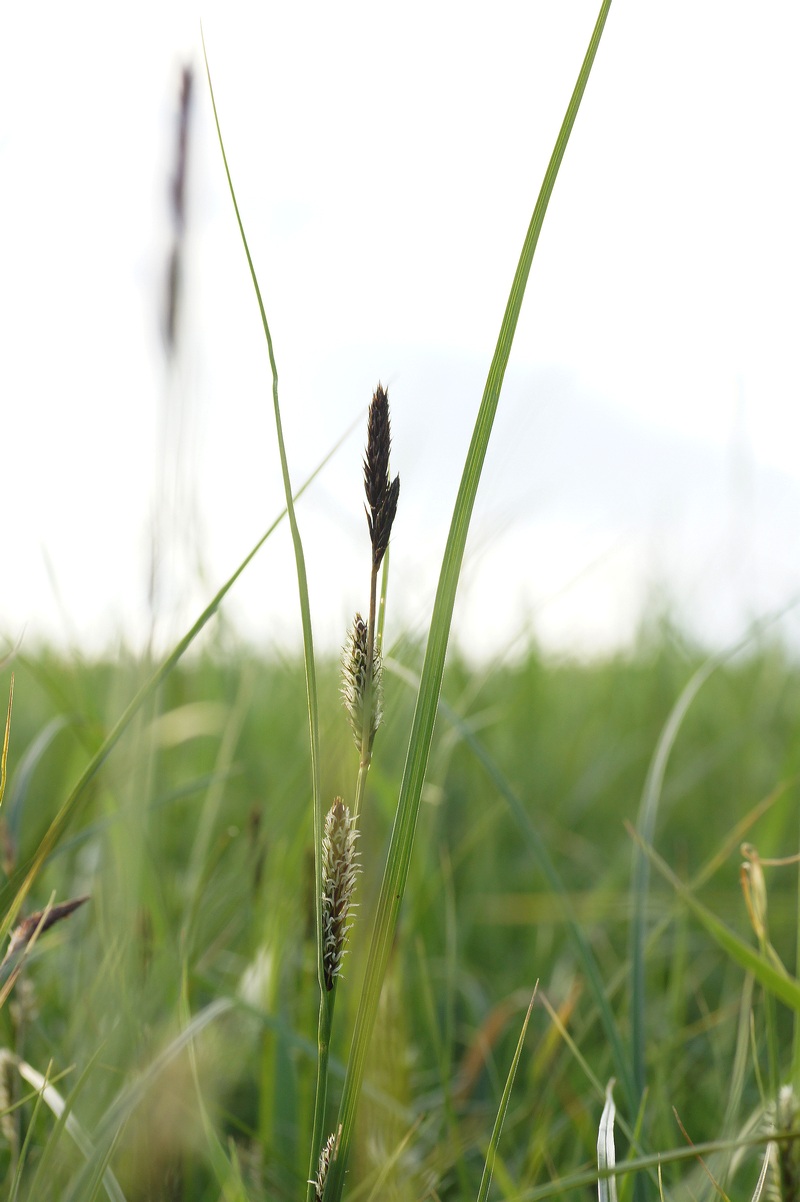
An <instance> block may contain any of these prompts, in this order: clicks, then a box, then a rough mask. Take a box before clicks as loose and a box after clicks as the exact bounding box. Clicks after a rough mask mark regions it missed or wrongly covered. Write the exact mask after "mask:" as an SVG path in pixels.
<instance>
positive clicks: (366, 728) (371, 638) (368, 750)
mask: <svg viewBox="0 0 800 1202" xmlns="http://www.w3.org/2000/svg"><path fill="white" fill-rule="evenodd" d="M377 597H378V569H377V568H376V567H375V565H374V564H373V565H372V572H371V574H370V582H369V619H368V621H367V677H366V682H365V684H364V706H363V714H364V717H363V720H362V725H361V758H360V761H359V765H358V778H357V780H356V795H355V800H354V802H353V816H354V817H355V819H356V821H358V816H359V814H360V813H361V803H362V802H363V800H364V793H365V792H366V788H367V775H368V773H369V767H370V764H371V763H372V742H373V731H372V704H373V697H372V693H373V688H374V685H373V675H374V664H375V654H376V648H375V624H376V623H375V618H376V613H377Z"/></svg>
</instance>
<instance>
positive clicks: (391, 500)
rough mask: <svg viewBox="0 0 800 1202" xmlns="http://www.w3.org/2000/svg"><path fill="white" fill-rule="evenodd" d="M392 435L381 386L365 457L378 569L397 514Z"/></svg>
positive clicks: (374, 403) (397, 483) (397, 484)
mask: <svg viewBox="0 0 800 1202" xmlns="http://www.w3.org/2000/svg"><path fill="white" fill-rule="evenodd" d="M391 447H392V432H391V425H390V422H389V393H388V392H387V390H386V389H385V388H384V387H383V386H382V385H381V384H380V383H379V384H378V387H377V388H376V390H375V393H374V395H373V397H372V403H371V404H370V407H369V422H368V427H367V453H366V455H365V457H364V491H365V492H366V494H367V506H366V510H367V524H368V525H369V534H370V538H371V540H372V561H373V563H374V564H375V566H376V567H377V566H379V565H380V562H381V560H382V559H383V556H384V554H385V553H386V548H387V547H388V545H389V535H390V534H391V530H392V523H393V521H394V517H395V514H396V512H397V497H398V493H399V491H400V479H399V477H396V478H395V480H394V481H393V482H392V483H390V481H389V453H390V451H391Z"/></svg>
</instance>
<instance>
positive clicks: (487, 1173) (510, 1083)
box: [477, 989, 536, 1202]
mask: <svg viewBox="0 0 800 1202" xmlns="http://www.w3.org/2000/svg"><path fill="white" fill-rule="evenodd" d="M535 1000H536V990H535V989H534V991H533V997H532V998H531V1001H530V1005H529V1006H528V1012H527V1014H526V1015H525V1020H524V1022H523V1024H522V1030H521V1031H520V1033H519V1039H518V1040H517V1048H516V1051H515V1052H514V1058H513V1060H512V1061H511V1067H510V1069H509V1070H508V1076H507V1078H506V1084H505V1088H504V1090H503V1096H502V1097H501V1099H500V1106H499V1107H498V1110H497V1117H496V1118H495V1120H494V1127H493V1128H492V1137H491V1139H490V1140H489V1149H488V1151H487V1153H486V1163H485V1165H484V1167H483V1176H482V1177H481V1184H480V1188H479V1190H478V1199H477V1202H486V1199H487V1198H488V1196H489V1186H490V1185H491V1184H492V1171H493V1169H494V1162H495V1158H496V1157H497V1146H498V1144H499V1143H500V1133H501V1131H502V1130H503V1123H504V1122H505V1118H506V1114H507V1112H508V1103H509V1102H510V1101H511V1090H512V1089H513V1087H514V1078H515V1076H516V1075H517V1066H518V1064H519V1058H520V1056H521V1055H522V1045H523V1044H524V1042H525V1032H526V1031H527V1030H528V1023H529V1022H530V1018H531V1013H532V1011H533V1003H534V1001H535Z"/></svg>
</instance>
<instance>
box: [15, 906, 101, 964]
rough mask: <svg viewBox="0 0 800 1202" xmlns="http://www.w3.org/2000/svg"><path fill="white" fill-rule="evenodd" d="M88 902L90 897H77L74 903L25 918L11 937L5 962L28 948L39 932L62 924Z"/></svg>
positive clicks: (40, 911)
mask: <svg viewBox="0 0 800 1202" xmlns="http://www.w3.org/2000/svg"><path fill="white" fill-rule="evenodd" d="M88 900H89V897H88V895H87V896H86V897H75V898H73V899H72V901H66V902H59V903H58V905H55V906H51V907H50V909H49V910H37V911H36V913H35V914H29V915H28V917H27V918H23V920H22V922H21V923H20V924H19V926H18V927H17V928H16V930H15V931H14V932H13V933H12V935H11V939H10V941H9V944H8V950H7V952H6V954H5V957H4V962H5V960H8V959H10V957H11V956H13V955H14V953H15V952H18V951H19V949H20V948H22V947H27V945H28V944H29V943H30V941H31V939H32V938H33V936H34V935H35V934H36V931H37V930H38V931H39V934H40V935H41V934H42V933H43V932H44V931H47V930H49V929H50V927H52V926H54V924H55V923H57V922H61V920H62V918H67V917H68V916H69V915H70V914H72V913H74V911H75V910H77V909H78V907H79V906H82V905H83V903H84V902H87V901H88Z"/></svg>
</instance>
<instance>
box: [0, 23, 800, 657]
mask: <svg viewBox="0 0 800 1202" xmlns="http://www.w3.org/2000/svg"><path fill="white" fill-rule="evenodd" d="M598 9H599V3H598V0H592V2H591V3H588V2H583V0H548V2H547V3H545V2H543V0H535V2H534V0H531V2H528V3H522V2H521V0H517V2H515V3H503V2H495V3H493V4H492V5H488V4H480V5H478V4H465V3H463V2H460V3H431V0H427V3H424V4H423V3H417V2H411V3H405V4H403V5H380V4H375V3H374V2H373V3H369V4H367V3H361V4H345V5H330V4H321V3H312V4H307V5H291V4H286V3H282V4H269V3H268V4H260V5H255V4H248V5H244V4H241V3H230V2H226V3H224V4H223V3H219V2H218V0H214V2H212V3H209V4H207V5H204V6H203V7H202V10H199V9H196V8H195V6H194V5H191V4H185V5H178V4H175V5H172V6H170V5H165V4H163V3H159V4H155V3H152V2H151V0H144V2H143V3H141V4H139V5H137V6H136V10H135V13H134V12H133V10H131V9H130V8H126V9H124V10H123V9H120V8H119V7H118V6H113V5H111V6H110V5H108V4H102V5H101V4H99V3H93V4H90V3H82V2H81V0H76V3H75V4H72V5H69V6H65V5H63V4H55V3H53V2H52V0H43V2H42V3H40V4H38V5H22V4H17V5H6V6H4V8H3V11H2V15H0V171H1V172H2V192H0V217H2V220H0V330H2V334H1V335H0V340H1V341H0V351H1V353H0V398H2V402H1V403H2V410H1V412H2V431H3V441H2V446H3V453H2V471H3V480H4V490H3V491H4V495H5V503H4V506H3V508H4V513H5V522H4V538H3V554H2V592H0V636H5V637H6V638H7V639H9V640H11V641H15V640H16V639H17V638H18V637H19V635H20V634H21V633H22V632H23V631H24V634H25V639H26V640H28V641H33V640H35V639H36V638H37V637H39V636H45V637H48V638H52V639H57V640H60V641H64V640H67V641H68V642H71V641H73V640H77V641H78V642H80V643H81V644H83V645H84V646H86V647H89V648H90V649H96V648H99V647H102V646H104V645H108V644H109V643H110V642H112V641H113V639H114V638H115V637H116V636H117V635H119V634H120V633H122V634H124V636H125V637H126V638H128V639H129V640H133V641H141V640H142V639H143V638H144V637H146V635H147V632H148V630H149V624H150V609H149V605H148V599H147V597H148V589H147V577H148V563H149V556H150V552H149V547H150V545H151V531H152V515H153V513H154V510H155V509H158V512H159V513H160V515H161V524H162V528H163V530H164V532H165V533H164V538H165V539H166V544H165V545H166V547H167V556H168V559H167V562H166V563H165V576H164V577H163V578H162V584H163V591H162V594H161V599H160V604H159V616H158V631H159V636H160V637H161V638H164V639H169V638H171V637H172V636H173V635H176V634H179V633H181V632H182V630H183V628H184V627H185V625H186V624H188V622H189V621H190V620H191V619H192V618H193V617H194V616H196V614H197V613H198V612H199V610H200V609H201V608H202V607H203V604H204V603H205V601H206V600H207V599H208V598H210V596H211V595H212V594H213V592H214V591H215V590H216V588H217V587H218V585H219V584H220V583H221V582H222V580H223V579H224V578H225V577H226V576H227V575H229V574H230V572H231V571H232V570H233V568H234V567H235V566H236V564H237V563H238V561H239V560H240V559H241V558H242V557H243V556H244V554H245V553H246V552H247V550H249V548H250V546H251V545H252V544H253V543H254V542H255V541H256V539H257V538H258V537H259V535H260V534H261V533H262V531H263V530H264V529H265V528H266V527H267V526H268V525H269V524H270V522H271V521H272V520H273V518H274V516H275V515H276V514H277V513H278V512H279V511H280V509H281V507H282V504H283V501H282V485H281V481H280V475H279V468H278V460H277V452H276V442H275V434H274V425H273V418H272V409H271V381H270V374H269V365H268V361H267V356H266V350H265V344H264V340H263V335H262V332H261V327H260V320H259V316H258V311H257V308H256V304H255V299H254V295H253V291H252V285H251V283H250V280H249V276H248V273H247V267H246V263H245V260H244V255H243V252H242V249H241V244H240V242H239V237H238V232H237V229H236V226H235V220H234V215H233V210H232V206H231V203H230V198H229V196H228V193H227V188H226V184H225V179H224V174H223V169H222V162H221V158H220V154H219V148H218V145H217V143H216V135H215V132H214V129H213V123H212V118H211V111H210V104H209V99H208V92H207V87H206V83H205V78H204V75H203V68H202V55H201V49H200V44H199V20H200V18H201V17H202V20H203V23H204V29H205V35H206V44H207V47H208V52H209V58H210V64H211V70H212V75H213V80H214V87H215V93H216V97H217V103H218V107H219V111H220V117H221V121H222V126H223V134H224V136H225V139H226V148H227V152H228V158H229V163H230V166H231V170H232V172H233V177H234V183H235V186H236V188H237V194H238V198H239V202H240V207H241V211H242V215H243V219H244V222H245V226H246V229H247V231H248V236H249V240H250V246H251V250H252V252H253V256H254V259H255V263H256V268H257V271H258V273H259V278H260V282H261V285H262V290H263V293H264V298H265V301H266V304H267V308H268V314H269V317H270V320H271V324H272V330H273V336H274V341H275V350H276V355H277V359H278V367H279V372H280V382H281V401H282V408H283V415H284V423H285V433H286V438H287V443H288V451H289V455H290V462H291V470H292V475H293V481H294V483H295V484H296V485H299V483H300V482H301V481H302V479H303V478H304V476H305V475H306V474H307V473H308V472H309V471H310V470H311V469H312V468H313V467H314V466H315V465H316V463H317V462H318V461H319V460H320V459H321V458H322V457H323V456H324V455H325V454H326V453H327V452H328V451H329V450H330V448H331V447H332V446H333V444H334V443H335V442H336V440H337V439H338V438H339V437H340V436H341V434H342V433H343V432H344V431H345V430H346V429H347V428H348V426H349V425H350V424H351V423H352V421H353V420H354V419H356V418H357V417H358V414H359V412H360V411H362V410H364V409H365V407H366V404H367V403H368V401H369V398H370V396H371V393H372V390H373V388H374V386H375V383H376V382H377V380H378V379H379V378H381V379H382V380H383V382H384V383H388V384H389V387H390V397H391V401H392V417H393V431H394V467H395V469H396V470H399V472H400V474H401V479H402V490H401V498H400V511H399V514H398V519H397V524H396V530H395V538H394V541H393V550H392V580H393V582H392V597H391V601H390V607H391V608H390V619H389V634H390V636H391V635H392V634H397V633H398V632H399V631H400V630H402V629H411V630H412V631H416V632H422V631H423V630H424V629H425V625H426V622H427V619H428V617H429V614H430V608H431V604H432V599H433V592H434V589H435V584H436V577H437V571H438V564H439V562H440V559H441V553H442V549H443V546H444V540H445V537H446V532H447V526H448V523H449V518H450V513H451V510H452V504H453V500H454V498H455V490H456V487H457V482H458V478H459V475H460V471H461V466H462V463H463V457H464V453H465V450H466V446H467V443H468V441H469V436H470V433H471V428H472V422H473V420H474V416H475V413H476V411H477V407H478V404H479V401H480V396H481V392H482V389H483V383H484V380H485V376H486V372H487V369H488V366H489V361H490V358H491V354H492V351H493V348H494V343H495V339H496V337H497V332H498V329H499V324H500V319H501V317H502V313H503V309H504V306H505V302H506V299H507V295H508V289H509V286H510V283H511V279H512V276H513V272H514V269H515V266H516V262H517V258H518V255H519V251H520V248H521V244H522V239H523V236H524V233H525V230H526V227H527V224H528V221H529V219H530V214H531V212H532V209H533V205H534V202H535V199H536V195H537V192H538V188H539V184H540V182H541V178H542V175H543V172H544V169H545V167H546V164H547V160H548V158H549V155H550V152H551V149H552V145H553V142H554V139H555V136H556V133H557V130H558V127H559V125H560V122H561V120H562V116H563V113H564V110H565V107H566V103H567V101H568V98H569V95H570V93H571V90H572V87H573V85H574V82H575V78H576V76H577V72H578V69H579V66H580V62H581V60H582V58H583V55H584V52H585V48H586V45H587V43H588V40H589V36H590V34H591V30H592V27H593V24H594V21H595V18H596V15H597V10H598ZM123 11H124V14H125V15H124V19H123V18H122V17H121V16H120V14H121V13H122V12H123ZM798 44H800V6H798V5H797V4H796V3H792V2H789V0H785V2H778V0H775V2H774V3H770V2H769V0H766V2H762V3H760V4H759V5H758V6H754V5H752V4H744V3H733V2H731V0H724V2H719V3H717V2H712V0H691V2H683V3H681V2H673V3H670V4H669V5H663V4H661V5H655V4H652V3H644V2H642V0H615V3H614V5H612V10H611V14H610V17H609V21H608V24H607V27H606V32H605V35H604V38H603V41H602V43H601V46H600V51H599V54H598V59H597V62H596V65H595V69H594V72H593V75H592V78H591V80H590V83H589V87H588V89H587V93H586V96H585V99H584V103H583V107H582V109H581V112H580V114H579V116H578V121H577V124H576V128H575V132H574V134H573V138H572V141H571V143H570V146H569V148H568V150H567V154H566V158H565V161H564V164H563V167H562V171H561V174H560V177H559V180H558V182H557V185H556V189H555V192H554V195H553V199H552V202H551V207H550V211H549V213H548V216H547V219H546V221H545V226H544V230H543V234H542V237H541V239H540V243H539V248H538V251H537V256H536V260H535V262H534V268H533V272H532V275H531V280H530V284H529V289H528V295H527V298H526V302H525V307H524V310H523V315H522V319H521V322H520V326H519V330H518V333H517V339H516V343H515V348H514V351H513V354H512V360H511V367H510V369H509V374H508V377H507V384H506V390H505V393H504V395H503V397H502V398H501V402H500V411H499V415H498V421H497V426H496V431H495V436H494V437H495V440H494V442H493V445H492V447H491V450H490V455H489V459H488V462H487V468H486V474H485V478H484V481H483V482H482V486H481V493H480V496H479V504H478V507H477V509H476V514H475V519H474V527H473V535H472V537H471V541H470V545H469V548H468V560H467V564H466V567H465V574H464V591H463V595H462V598H461V602H460V604H459V608H458V611H457V617H456V622H457V626H456V628H457V631H458V637H459V639H460V641H461V642H462V643H463V644H464V645H465V646H467V647H469V648H470V649H472V650H474V651H479V652H494V651H496V650H498V649H500V648H503V647H505V646H506V645H507V644H509V643H510V642H511V641H512V639H513V637H514V636H515V635H516V634H518V633H519V632H520V631H521V630H523V629H526V628H532V629H533V630H534V631H535V632H536V633H537V635H538V636H539V637H541V638H542V639H543V640H544V641H545V642H546V643H547V644H548V645H550V646H555V647H558V648H564V649H566V650H578V651H583V650H587V649H589V650H591V649H593V648H598V647H605V646H608V645H609V644H614V643H616V642H625V641H626V640H627V639H628V638H629V637H630V636H631V634H632V632H633V631H634V630H635V627H636V624H637V621H638V619H639V615H640V614H641V612H642V607H643V605H645V604H646V603H647V602H650V601H652V599H653V598H654V597H656V598H658V599H661V600H668V601H669V602H670V603H671V604H672V606H673V607H674V612H675V614H676V615H677V616H678V617H679V618H680V619H681V620H682V621H684V622H686V623H687V624H688V625H689V626H690V627H691V628H692V629H693V630H694V631H695V632H697V633H699V634H700V635H701V636H702V637H704V638H706V639H714V640H727V639H731V638H734V637H736V636H737V635H738V634H739V633H740V632H741V631H742V630H743V629H744V627H745V626H746V624H747V622H748V621H749V620H750V619H751V618H752V617H754V616H756V615H759V614H763V613H765V612H767V611H768V610H771V609H773V608H775V607H778V606H781V605H783V604H785V603H786V602H787V601H788V600H789V599H790V598H791V597H793V596H794V594H795V593H797V592H800V559H799V558H798V554H797V528H798V505H799V504H800V460H799V459H798V448H800V438H799V437H798V436H799V435H800V405H799V404H798V400H800V395H799V394H800V366H799V359H798V330H800V232H799V231H800V220H799V219H798V214H800V170H799V169H798V147H799V146H800V141H799V140H798V118H799V117H800V72H798V70H797V64H796V48H797V46H798ZM184 62H190V63H191V64H192V65H193V67H194V68H195V85H196V86H195V96H194V99H195V102H196V103H195V105H194V108H193V113H192V117H193V123H192V129H191V143H190V146H189V171H190V182H189V191H188V230H187V244H186V261H185V276H184V306H183V310H182V315H181V327H180V333H181V344H180V351H179V361H178V364H177V366H176V367H175V368H174V369H173V370H172V371H170V370H168V369H167V366H166V362H165V358H164V355H163V351H162V346H161V342H160V334H159V315H160V308H161V305H162V294H163V281H164V275H165V271H166V254H167V249H168V246H169V238H170V226H169V213H168V205H167V188H168V179H169V175H170V172H171V170H172V156H173V147H174V141H175V123H176V114H177V95H178V78H179V70H180V66H181V65H182V63H184ZM167 415H168V416H167ZM165 440H166V441H165ZM362 446H363V429H362V428H361V427H359V429H358V431H357V433H355V434H354V435H352V436H351V437H350V439H349V440H348V441H347V442H346V443H345V445H344V446H343V448H342V449H341V450H340V452H339V453H338V455H337V457H336V458H335V460H334V461H333V462H332V463H331V464H330V465H329V467H328V468H327V469H326V472H325V474H324V476H323V477H322V478H321V479H320V481H318V482H317V483H316V484H315V486H314V487H313V489H312V490H311V492H310V493H309V494H308V495H307V497H306V498H305V499H304V500H303V502H302V503H301V506H300V509H299V517H300V521H301V530H302V533H303V535H304V539H305V543H306V552H307V559H308V565H309V571H310V586H311V593H312V597H311V599H312V607H313V611H314V620H315V628H316V633H317V637H318V640H319V642H320V643H321V645H323V646H328V647H332V646H337V645H338V644H339V643H340V642H341V641H342V638H343V634H344V629H345V627H346V625H347V623H348V621H349V618H350V616H351V615H352V611H353V610H354V609H355V608H357V607H363V606H364V605H365V604H366V595H365V593H366V586H367V573H368V550H367V534H366V523H365V521H364V517H363V510H362V500H361V489H360V458H361V451H362ZM162 454H163V455H165V456H166V458H165V462H166V465H167V476H168V479H169V481H170V485H169V487H168V489H167V491H166V492H164V491H161V492H159V485H158V480H159V466H158V465H159V462H160V461H161V460H160V456H161V455H162ZM198 563H199V565H200V568H201V569H202V581H200V580H198V579H197V574H196V571H195V567H196V565H197V564H198ZM295 598H296V584H295V577H294V568H293V563H292V557H291V550H290V544H289V537H288V530H286V529H283V528H282V529H281V531H280V532H279V534H277V535H276V536H275V537H274V538H273V539H272V540H271V541H270V542H269V543H268V544H267V546H266V547H265V548H264V550H263V551H262V552H261V555H260V557H259V560H258V561H257V563H256V564H255V565H254V566H253V568H251V569H250V571H249V573H248V574H247V575H246V577H245V578H243V579H242V581H240V582H239V584H238V585H237V586H236V589H235V592H234V594H232V596H231V599H230V603H229V605H228V606H227V607H226V613H227V614H229V615H230V617H231V620H233V621H235V622H237V623H238V624H239V626H240V628H241V629H242V630H243V631H244V632H245V633H246V634H247V635H248V636H250V637H253V638H255V639H257V640H259V641H260V642H262V643H264V644H266V645H272V644H275V643H277V644H278V645H280V646H284V645H289V646H293V645H295V643H296V641H297V639H298V638H299V633H298V632H299V618H298V611H297V605H296V599H295ZM785 629H786V630H787V632H788V634H789V636H790V637H795V638H796V637H797V635H798V633H800V622H798V619H797V617H796V616H794V617H792V618H790V619H788V625H787V626H786V627H785Z"/></svg>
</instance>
